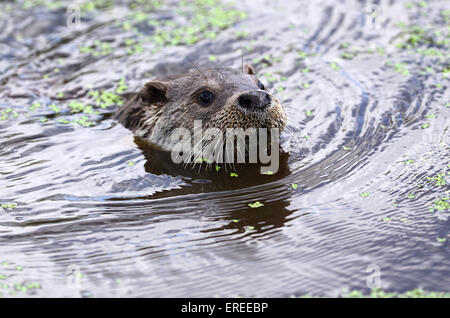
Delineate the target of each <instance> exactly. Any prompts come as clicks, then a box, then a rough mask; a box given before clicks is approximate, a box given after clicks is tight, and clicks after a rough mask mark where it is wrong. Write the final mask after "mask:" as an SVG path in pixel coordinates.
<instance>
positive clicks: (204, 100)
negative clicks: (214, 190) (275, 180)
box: [115, 64, 286, 151]
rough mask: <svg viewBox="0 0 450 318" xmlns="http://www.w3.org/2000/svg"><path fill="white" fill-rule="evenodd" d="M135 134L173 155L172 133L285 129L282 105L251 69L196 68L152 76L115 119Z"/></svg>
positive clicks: (245, 67) (246, 67) (246, 66)
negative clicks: (198, 129)
mask: <svg viewBox="0 0 450 318" xmlns="http://www.w3.org/2000/svg"><path fill="white" fill-rule="evenodd" d="M115 118H116V119H117V120H118V121H119V122H120V123H121V124H122V125H123V126H125V127H126V128H128V129H130V130H131V131H132V132H133V133H134V134H135V135H136V136H138V137H139V138H141V139H142V140H144V141H145V142H148V143H150V144H151V145H154V146H157V147H158V148H159V149H161V150H164V151H172V150H173V147H174V142H173V140H172V139H171V136H170V135H171V132H173V130H174V129H176V128H179V127H183V128H186V129H188V130H190V131H192V130H193V129H194V122H195V121H198V120H201V122H202V126H203V128H216V129H218V131H220V132H223V133H225V130H226V129H227V128H242V129H244V130H246V129H248V128H269V129H270V128H278V129H279V130H280V132H282V131H283V129H284V128H285V126H286V114H285V111H284V107H283V105H281V104H280V103H279V102H278V100H277V99H276V98H275V96H273V95H272V94H270V93H269V92H268V91H267V90H266V88H265V87H264V85H263V84H262V82H261V81H260V80H259V79H258V78H257V76H256V73H255V70H254V68H253V67H252V66H250V65H248V64H245V65H243V68H242V70H234V69H231V68H211V69H195V70H190V71H188V72H186V73H182V74H177V75H170V76H166V77H161V78H156V79H154V80H152V81H150V82H148V83H146V84H145V85H144V87H143V88H142V89H141V90H140V91H139V92H138V93H137V94H135V95H134V96H133V97H132V98H131V99H130V100H129V101H128V102H127V103H126V104H125V105H124V106H123V107H122V108H121V109H119V110H118V112H117V113H116V115H115Z"/></svg>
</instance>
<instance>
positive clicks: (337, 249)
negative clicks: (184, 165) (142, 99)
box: [0, 0, 450, 297]
mask: <svg viewBox="0 0 450 318" xmlns="http://www.w3.org/2000/svg"><path fill="white" fill-rule="evenodd" d="M111 2H112V1H96V2H92V3H88V2H85V4H84V5H83V6H82V7H81V20H80V25H79V26H78V27H77V20H76V18H73V16H70V17H68V15H73V14H76V12H77V7H76V6H75V7H69V9H67V4H66V3H60V2H56V3H55V2H49V1H48V2H46V1H34V2H30V1H25V2H22V1H19V2H2V3H1V4H0V6H1V15H0V18H1V20H0V25H1V29H2V30H3V31H2V32H1V35H0V74H1V76H0V83H1V85H0V96H1V102H0V107H1V108H0V112H1V114H0V115H1V116H0V118H1V120H0V153H1V158H2V160H1V164H0V189H1V191H0V202H1V204H2V205H3V207H2V208H0V262H2V263H1V265H0V275H3V276H0V279H1V280H0V284H1V287H3V288H2V289H1V291H0V292H1V295H2V296H4V297H15V296H24V295H28V296H46V297H47V296H64V297H80V296H81V297H103V296H113V297H123V296H132V297H142V296H145V297H171V296H172V297H179V296H191V297H213V296H223V297H235V296H262V297H263V296H270V297H288V296H292V295H295V296H299V295H305V294H310V295H321V296H338V295H343V294H345V293H346V291H350V290H355V289H356V290H361V291H363V292H365V293H368V292H369V291H370V289H371V288H372V287H377V286H378V287H381V288H383V289H384V290H387V291H393V292H405V291H407V290H411V289H415V288H422V289H424V290H427V291H444V292H448V291H449V290H450V266H449V265H450V245H449V242H450V232H449V225H450V223H449V222H450V221H449V208H448V202H449V199H448V198H449V186H448V184H449V182H450V177H449V173H450V166H449V164H450V161H449V145H450V139H449V124H450V121H449V119H448V118H449V115H450V107H449V105H450V104H449V103H450V98H449V97H450V96H449V92H448V85H449V81H448V75H449V72H448V71H449V57H450V56H449V53H450V51H449V49H448V48H449V11H448V10H449V9H450V7H449V3H448V1H429V2H427V3H424V2H411V3H408V2H403V1H395V2H393V1H380V2H378V3H377V6H374V5H371V3H370V2H365V1H339V2H337V1H336V2H335V1H323V0H321V1H316V2H314V3H311V2H309V1H264V2H260V1H258V2H257V3H256V2H255V1H240V2H239V5H238V6H237V5H236V4H235V5H234V6H233V5H232V4H231V7H229V6H228V5H227V4H222V3H216V7H218V8H219V9H216V10H210V9H208V10H205V9H203V5H204V3H207V2H208V1H198V2H196V3H197V4H196V5H192V4H191V5H187V4H183V3H178V4H177V3H176V2H173V1H167V2H163V3H161V5H159V4H158V3H157V2H155V1H150V2H148V3H146V4H141V2H136V3H135V4H134V5H133V4H132V3H131V2H129V3H127V2H125V1H118V2H116V3H115V6H113V7H111V6H109V4H110V3H111ZM220 8H234V9H233V10H235V11H230V9H226V10H225V9H224V10H225V11H221V9H220ZM177 10H181V12H180V11H177ZM183 12H184V13H183ZM224 12H228V14H224ZM230 12H231V13H230ZM243 12H245V13H246V14H247V16H244V15H242V13H243ZM372 12H375V14H376V15H375V16H371V13H372ZM68 18H69V22H67V20H68ZM205 19H206V20H205ZM208 19H209V20H208ZM199 21H200V22H199ZM202 21H203V22H202ZM205 21H206V22H205ZM202 23H203V24H202ZM68 25H69V26H68ZM201 25H206V28H202V27H201ZM414 25H417V26H419V27H420V28H414V27H413V26H414ZM220 27H222V28H220ZM158 30H159V31H158ZM160 30H165V31H164V32H162V31H160ZM176 30H181V31H176ZM211 30H215V32H214V33H213V32H210V31H211ZM177 32H181V33H177ZM436 32H437V33H436ZM180 34H181V36H180ZM192 34H193V35H192ZM96 41H99V42H96ZM169 42H170V43H169ZM186 42H187V43H186ZM158 43H161V44H158ZM242 56H244V59H245V61H246V62H249V63H252V64H253V66H254V67H255V68H256V70H257V72H258V75H259V77H260V79H261V80H262V81H263V82H264V84H265V85H266V86H268V87H269V88H270V90H271V91H273V92H274V93H275V94H276V95H277V96H278V97H279V99H280V100H282V101H283V103H284V105H285V108H286V112H287V115H288V118H289V132H288V133H286V134H285V136H284V144H283V153H282V156H281V164H280V170H279V172H278V173H276V174H274V175H258V174H255V173H254V171H246V170H242V169H241V170H238V171H237V173H238V177H231V176H229V175H228V172H227V173H224V172H222V175H221V176H220V177H217V176H214V175H210V176H206V177H205V176H198V175H197V176H196V174H195V173H194V172H193V171H185V172H183V171H174V170H170V169H169V170H167V169H166V170H165V168H164V165H163V167H161V163H162V162H163V161H162V159H161V158H160V157H158V156H156V155H155V154H154V153H152V152H151V151H150V150H149V149H147V148H146V147H145V146H143V145H142V144H141V143H140V142H139V141H137V140H134V138H133V136H132V134H131V133H130V132H129V131H128V130H126V129H125V128H123V127H122V126H120V125H119V124H118V123H116V122H115V121H114V120H112V119H111V117H112V115H113V114H114V112H115V111H116V110H117V108H118V107H119V106H120V105H119V104H120V103H121V102H120V101H121V100H125V99H126V98H127V97H129V96H130V93H133V92H135V91H137V90H138V89H140V88H141V87H142V85H143V84H144V83H145V82H146V81H149V80H150V79H151V78H152V76H161V75H166V74H171V73H177V72H181V71H186V70H188V69H190V68H191V67H192V65H191V64H190V63H189V62H188V58H189V59H191V60H193V61H194V62H195V63H197V64H199V65H200V66H202V67H209V66H217V65H220V66H228V67H235V68H239V67H240V66H241V57H242ZM122 79H123V80H122ZM121 80H122V81H121ZM104 92H109V93H114V94H110V95H107V94H105V93H104ZM96 94H97V95H96ZM102 94H103V95H102ZM100 96H103V99H102V100H99V101H98V102H96V100H97V99H98V98H100ZM71 102H72V104H71ZM73 102H75V103H73ZM77 103H78V104H77ZM52 105H53V106H52ZM89 105H91V106H93V107H91V108H90V107H88V106H89ZM102 106H103V107H102ZM79 111H82V112H79ZM257 201H259V202H261V203H262V204H263V206H261V207H258V208H251V207H249V205H248V204H252V203H254V202H257ZM378 283H380V284H381V285H377V284H378Z"/></svg>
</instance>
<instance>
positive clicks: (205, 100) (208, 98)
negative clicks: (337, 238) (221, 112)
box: [198, 91, 214, 106]
mask: <svg viewBox="0 0 450 318" xmlns="http://www.w3.org/2000/svg"><path fill="white" fill-rule="evenodd" d="M198 101H199V102H200V104H201V105H202V106H209V105H210V104H211V103H212V102H213V101H214V94H213V93H211V92H210V91H203V92H201V93H200V95H198Z"/></svg>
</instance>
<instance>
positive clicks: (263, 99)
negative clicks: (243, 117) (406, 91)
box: [238, 91, 272, 110]
mask: <svg viewBox="0 0 450 318" xmlns="http://www.w3.org/2000/svg"><path fill="white" fill-rule="evenodd" d="M271 101H272V99H271V97H270V95H269V94H267V92H264V91H254V92H248V93H244V94H242V95H241V96H239V99H238V102H239V106H241V107H243V108H248V109H252V108H253V109H261V110H262V109H264V108H266V107H268V106H269V105H270V103H271Z"/></svg>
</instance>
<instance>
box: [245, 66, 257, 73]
mask: <svg viewBox="0 0 450 318" xmlns="http://www.w3.org/2000/svg"><path fill="white" fill-rule="evenodd" d="M244 73H245V74H248V75H255V74H256V72H255V69H254V68H253V66H251V65H250V64H244Z"/></svg>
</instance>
